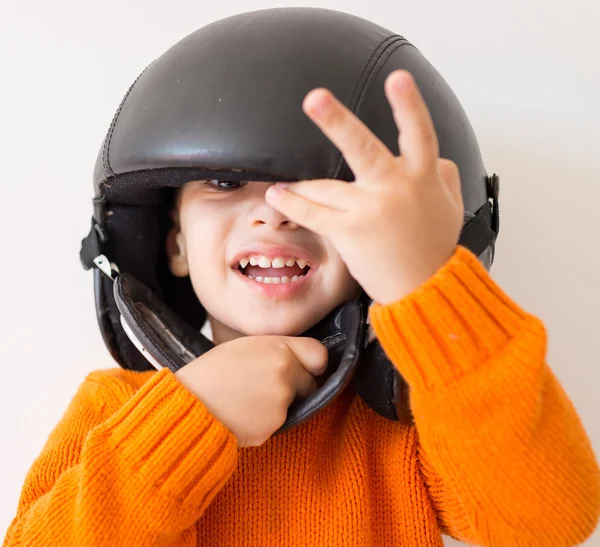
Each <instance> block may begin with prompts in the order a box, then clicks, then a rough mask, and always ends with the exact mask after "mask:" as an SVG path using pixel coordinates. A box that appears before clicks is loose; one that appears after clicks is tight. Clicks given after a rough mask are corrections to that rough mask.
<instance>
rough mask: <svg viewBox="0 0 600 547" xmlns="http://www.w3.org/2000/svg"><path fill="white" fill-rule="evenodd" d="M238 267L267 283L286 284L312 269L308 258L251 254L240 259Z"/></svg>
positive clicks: (255, 278) (254, 278) (252, 277)
mask: <svg viewBox="0 0 600 547" xmlns="http://www.w3.org/2000/svg"><path fill="white" fill-rule="evenodd" d="M237 269H238V270H239V271H240V272H241V273H242V275H244V276H245V277H247V278H248V279H251V280H254V281H256V282H258V283H263V284H265V285H285V284H287V283H295V282H297V281H300V280H301V279H302V278H303V277H304V276H305V275H306V274H307V273H308V272H309V271H310V269H311V266H310V264H309V263H308V262H307V261H306V260H302V259H297V258H294V257H287V258H286V257H277V258H274V259H272V260H271V259H269V258H268V257H265V256H251V257H248V258H244V259H242V260H240V262H239V263H238V265H237Z"/></svg>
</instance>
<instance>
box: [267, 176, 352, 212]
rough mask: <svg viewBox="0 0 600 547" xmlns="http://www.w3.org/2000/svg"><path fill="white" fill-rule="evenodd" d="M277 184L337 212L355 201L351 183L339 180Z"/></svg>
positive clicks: (312, 180)
mask: <svg viewBox="0 0 600 547" xmlns="http://www.w3.org/2000/svg"><path fill="white" fill-rule="evenodd" d="M278 184H279V186H280V187H284V188H286V189H287V190H288V191H289V192H292V193H293V194H295V195H297V196H301V197H303V198H305V199H308V200H310V201H312V202H314V203H318V204H320V205H325V206H326V207H331V208H333V209H337V210H339V211H342V210H346V209H347V208H348V206H349V205H350V204H351V203H352V200H353V199H355V196H354V195H353V192H352V191H353V190H354V188H353V187H352V183H349V182H345V181H341V180H334V179H311V180H303V181H299V182H293V183H285V184H282V183H278Z"/></svg>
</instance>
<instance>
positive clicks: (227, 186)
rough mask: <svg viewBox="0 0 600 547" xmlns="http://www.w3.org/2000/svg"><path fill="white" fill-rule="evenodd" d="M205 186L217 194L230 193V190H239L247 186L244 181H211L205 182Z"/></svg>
mask: <svg viewBox="0 0 600 547" xmlns="http://www.w3.org/2000/svg"><path fill="white" fill-rule="evenodd" d="M205 184H206V185H207V186H210V188H211V189H212V190H216V191H217V192H231V191H232V190H238V189H239V188H243V187H244V186H246V184H248V182H246V181H245V180H217V179H211V180H207V181H206V183H205Z"/></svg>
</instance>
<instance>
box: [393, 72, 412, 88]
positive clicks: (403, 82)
mask: <svg viewBox="0 0 600 547" xmlns="http://www.w3.org/2000/svg"><path fill="white" fill-rule="evenodd" d="M392 87H393V88H394V89H396V90H397V91H407V90H408V88H409V87H410V74H408V73H407V72H405V71H401V72H398V73H397V74H395V75H394V79H393V80H392Z"/></svg>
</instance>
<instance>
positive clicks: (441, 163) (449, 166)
mask: <svg viewBox="0 0 600 547" xmlns="http://www.w3.org/2000/svg"><path fill="white" fill-rule="evenodd" d="M438 169H439V173H440V176H441V178H442V180H443V181H444V183H445V184H446V187H447V188H448V190H449V191H450V194H451V195H452V197H453V198H454V201H455V202H456V203H457V204H459V205H461V206H464V205H463V198H462V191H461V186H460V172H459V169H458V165H456V163H454V162H453V161H451V160H448V159H443V158H442V159H440V160H438Z"/></svg>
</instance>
